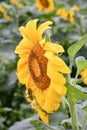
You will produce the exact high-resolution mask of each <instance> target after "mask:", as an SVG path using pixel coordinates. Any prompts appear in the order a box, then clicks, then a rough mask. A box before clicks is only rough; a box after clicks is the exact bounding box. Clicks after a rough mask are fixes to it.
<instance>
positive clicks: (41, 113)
mask: <svg viewBox="0 0 87 130" xmlns="http://www.w3.org/2000/svg"><path fill="white" fill-rule="evenodd" d="M31 105H32V108H33V109H35V110H36V111H37V112H38V114H39V116H40V118H41V120H42V121H43V122H44V123H48V122H49V116H48V114H47V113H45V112H44V111H42V109H41V108H40V106H39V104H38V103H37V102H36V101H35V100H34V101H33V102H32V103H31Z"/></svg>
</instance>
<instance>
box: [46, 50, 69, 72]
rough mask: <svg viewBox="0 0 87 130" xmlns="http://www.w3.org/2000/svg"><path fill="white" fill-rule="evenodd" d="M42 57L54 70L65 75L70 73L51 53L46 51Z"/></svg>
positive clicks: (59, 59)
mask: <svg viewBox="0 0 87 130" xmlns="http://www.w3.org/2000/svg"><path fill="white" fill-rule="evenodd" d="M44 56H45V57H46V58H47V59H48V60H49V61H50V64H52V65H53V66H54V67H55V70H57V71H59V72H62V73H66V74H69V73H70V70H69V68H68V67H67V65H66V64H65V63H64V61H63V60H62V59H61V58H59V57H58V56H56V55H54V54H53V53H52V52H49V51H46V52H45V54H44Z"/></svg>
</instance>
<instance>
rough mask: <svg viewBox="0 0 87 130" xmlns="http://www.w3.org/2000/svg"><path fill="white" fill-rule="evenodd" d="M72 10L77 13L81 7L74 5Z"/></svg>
mask: <svg viewBox="0 0 87 130" xmlns="http://www.w3.org/2000/svg"><path fill="white" fill-rule="evenodd" d="M72 8H73V9H74V10H75V11H78V12H79V11H80V7H79V6H78V5H76V4H75V5H73V6H72Z"/></svg>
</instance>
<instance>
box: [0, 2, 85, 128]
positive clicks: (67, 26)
mask: <svg viewBox="0 0 87 130" xmlns="http://www.w3.org/2000/svg"><path fill="white" fill-rule="evenodd" d="M19 1H20V2H22V3H23V4H24V6H22V7H18V6H16V5H13V4H11V3H10V1H9V0H0V4H1V5H3V7H4V8H5V10H6V12H7V15H9V16H10V17H11V19H10V20H7V19H5V18H4V17H3V14H2V13H0V129H1V130H7V129H8V128H9V127H10V126H11V125H13V124H14V123H15V122H16V121H19V120H23V119H25V118H27V117H30V116H32V115H33V114H34V113H35V112H34V111H33V110H32V109H31V107H30V105H27V104H28V103H27V102H26V100H25V87H24V86H22V85H20V84H19V82H18V80H17V76H16V67H17V60H18V56H17V55H15V53H14V50H15V47H16V46H17V44H18V43H19V41H20V40H21V35H20V33H19V31H18V28H19V27H20V26H21V25H25V24H26V23H27V22H28V21H29V20H31V19H35V18H38V19H39V22H43V21H46V20H51V21H53V27H52V30H51V31H50V34H52V35H51V36H50V38H51V40H52V41H53V42H57V43H60V44H62V45H63V47H64V49H65V53H64V54H63V59H64V60H65V61H66V63H67V64H68V63H69V59H68V54H67V49H68V47H69V46H70V45H71V44H73V43H75V42H76V41H78V40H79V39H80V38H81V37H82V36H83V35H84V34H86V33H87V2H86V1H85V0H73V1H72V0H55V10H54V11H53V12H50V13H47V12H44V11H39V10H38V9H37V8H36V3H35V0H19ZM73 4H77V5H78V6H79V7H80V11H79V12H75V18H76V22H75V23H74V24H71V23H70V22H69V21H64V20H63V19H62V18H61V17H60V16H57V15H56V11H57V9H60V8H62V7H64V8H68V9H71V7H72V5H73ZM46 33H48V34H49V31H48V32H46ZM78 55H79V56H80V55H81V56H84V57H85V58H87V44H85V45H84V47H83V48H82V50H81V51H79V52H78V54H77V55H76V56H78ZM73 70H74V72H73V74H72V76H73V75H74V73H75V71H76V66H75V64H73ZM62 106H63V109H62V108H60V111H62V112H63V111H65V113H66V110H67V109H68V108H67V107H66V106H65V105H64V104H62ZM66 115H68V117H69V113H66ZM33 124H34V125H36V126H37V122H36V123H34V122H33ZM67 126H68V125H67V124H66V126H65V127H66V128H67ZM37 127H38V129H39V126H37ZM68 127H70V126H68Z"/></svg>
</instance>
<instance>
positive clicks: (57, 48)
mask: <svg viewBox="0 0 87 130" xmlns="http://www.w3.org/2000/svg"><path fill="white" fill-rule="evenodd" d="M43 50H45V51H52V52H53V53H60V52H64V49H63V47H62V46H61V45H59V44H56V43H51V42H46V44H45V45H44V48H43Z"/></svg>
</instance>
